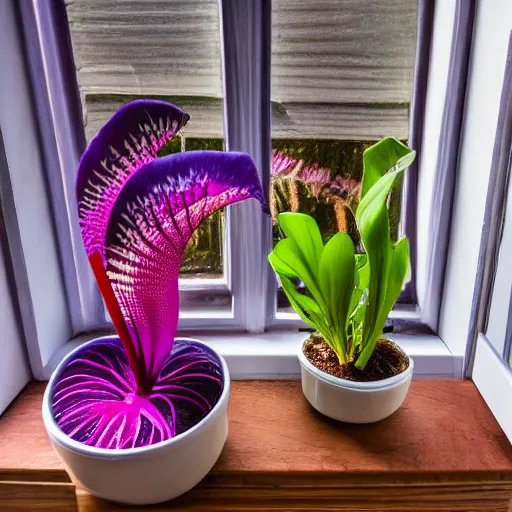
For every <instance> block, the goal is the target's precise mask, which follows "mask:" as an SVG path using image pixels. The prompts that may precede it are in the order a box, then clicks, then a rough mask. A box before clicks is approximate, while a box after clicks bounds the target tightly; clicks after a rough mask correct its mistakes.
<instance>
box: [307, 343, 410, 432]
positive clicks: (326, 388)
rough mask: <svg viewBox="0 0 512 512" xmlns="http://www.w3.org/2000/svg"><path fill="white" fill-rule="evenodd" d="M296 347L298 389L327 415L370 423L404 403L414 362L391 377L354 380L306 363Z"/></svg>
mask: <svg viewBox="0 0 512 512" xmlns="http://www.w3.org/2000/svg"><path fill="white" fill-rule="evenodd" d="M302 347H303V344H302V343H301V344H300V346H299V351H298V356H299V362H300V366H301V375H302V391H303V393H304V395H305V397H306V398H307V400H308V402H309V403H310V404H311V405H312V406H313V407H314V408H315V409H316V410H317V411H318V412H321V413H322V414H324V415H325V416H328V417H329V418H332V419H335V420H338V421H344V422H346V423H374V422H376V421H380V420H383V419H384V418H387V417H388V416H390V415H391V414H393V413H394V412H395V411H396V410H397V409H398V408H399V407H400V406H401V405H402V403H403V402H404V400H405V397H406V395H407V391H408V390H409V385H410V384H411V379H412V374H413V370H414V362H413V360H412V358H410V357H409V367H408V368H407V369H406V370H405V371H403V372H402V373H400V374H399V375H396V376H394V377H390V378H389V379H383V380H379V381H374V382H354V381H350V380H347V379H341V378H339V377H335V376H334V375H330V374H328V373H326V372H324V371H322V370H319V369H318V368H317V367H316V366H314V365H313V364H312V363H310V362H309V360H308V359H307V358H306V356H305V355H304V352H303V351H302Z"/></svg>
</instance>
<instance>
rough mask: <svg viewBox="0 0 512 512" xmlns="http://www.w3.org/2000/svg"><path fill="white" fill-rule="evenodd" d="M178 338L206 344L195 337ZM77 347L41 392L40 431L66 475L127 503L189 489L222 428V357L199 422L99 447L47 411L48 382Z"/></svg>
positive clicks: (220, 439)
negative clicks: (158, 438) (218, 386)
mask: <svg viewBox="0 0 512 512" xmlns="http://www.w3.org/2000/svg"><path fill="white" fill-rule="evenodd" d="M182 340H184V339H183V338H182ZM94 341H96V340H94ZM184 341H194V342H195V343H197V344H200V345H202V346H204V347H206V345H204V344H202V343H201V342H198V341H197V340H188V339H187V340H184ZM91 343H92V342H91ZM206 348H207V350H209V351H210V352H212V353H215V352H214V351H213V350H212V349H211V348H209V347H206ZM82 349H83V346H82V347H79V348H78V349H76V350H75V351H73V352H71V353H70V354H69V355H68V356H67V357H66V358H65V359H64V360H63V361H62V362H61V363H60V365H59V366H58V368H57V369H56V370H55V372H54V373H53V375H52V377H51V379H50V381H49V383H48V386H47V388H46V391H45V394H44V398H43V421H44V425H45V428H46V432H47V433H48V436H49V438H50V441H51V443H52V445H53V448H54V449H55V451H56V452H57V454H58V455H59V457H60V458H61V460H62V462H63V463H64V466H65V468H66V470H67V471H68V473H69V475H70V476H71V479H72V481H73V482H74V483H75V484H77V485H78V486H80V487H81V488H83V489H85V490H87V491H88V492H90V493H91V494H93V495H95V496H98V497H100V498H104V499H107V500H110V501H115V502H120V503H127V504H133V505H147V504H154V503H161V502H163V501H167V500H170V499H172V498H175V497H177V496H179V495H181V494H183V493H185V492H187V491H188V490H190V489H192V487H194V486H195V485H196V484H198V483H199V482H200V481H201V480H202V479H203V478H204V477H205V476H206V474H207V473H208V472H209V471H210V469H211V468H212V467H213V466H214V464H215V462H216V461H217V459H218V458H219V455H220V453H221V451H222V448H223V446H224V443H225V442H226V438H227V434H228V417H227V406H228V401H229V392H230V379H229V372H228V367H227V365H226V362H225V361H224V359H223V358H222V357H221V356H220V355H218V354H215V355H216V356H217V357H218V359H219V361H220V364H221V368H222V375H223V390H222V394H221V396H220V398H219V400H218V402H217V403H216V404H215V405H214V407H213V408H212V410H211V411H210V412H209V413H208V414H207V416H205V417H204V418H203V419H202V420H201V421H200V422H199V423H197V424H196V425H195V426H193V427H192V428H190V429H189V430H187V431H186V432H184V433H182V434H179V435H177V436H176V437H173V438H171V439H168V440H166V441H162V442H159V443H157V444H152V445H149V446H147V447H137V448H128V449H105V448H97V447H92V446H88V445H86V444H83V443H80V442H78V441H75V440H73V439H72V438H71V437H69V436H68V435H66V434H65V433H64V432H63V431H62V430H61V429H60V428H59V426H58V424H57V422H56V420H55V418H54V416H53V414H52V396H53V387H54V385H55V383H56V381H57V378H58V376H59V373H60V372H61V371H62V370H63V369H64V367H65V366H66V363H67V362H68V361H69V360H70V359H71V358H72V357H74V355H75V354H76V352H77V351H80V350H82Z"/></svg>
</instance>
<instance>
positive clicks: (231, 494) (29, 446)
mask: <svg viewBox="0 0 512 512" xmlns="http://www.w3.org/2000/svg"><path fill="white" fill-rule="evenodd" d="M43 391H44V384H41V383H33V384H30V385H29V386H28V387H27V388H26V389H25V390H24V391H23V393H22V394H21V395H20V397H18V399H17V400H16V401H15V403H14V404H13V405H12V406H11V407H10V408H9V409H8V411H6V413H5V414H4V416H2V418H0V508H1V502H2V496H5V493H6V492H7V494H8V495H9V496H11V495H12V493H13V489H17V491H16V493H15V494H17V495H18V496H19V495H27V496H29V495H30V493H31V492H36V491H37V493H36V494H37V496H38V499H40V500H42V501H44V496H45V495H46V494H45V493H49V495H50V497H51V496H53V497H55V495H59V496H62V497H63V499H64V500H68V501H69V489H72V490H73V492H74V487H73V485H72V484H71V482H70V481H69V478H68V476H67V474H66V472H65V471H64V469H63V467H62V465H61V464H60V462H59V460H58V459H57V457H56V455H55V454H54V452H53V451H52V449H51V447H50V445H49V442H48V439H47V437H46V433H45V432H44V428H43V425H42V421H41V417H40V405H41V399H42V393H43ZM229 416H230V433H229V437H228V442H227V443H226V447H225V449H224V452H223V454H222V455H221V458H220V459H219V462H218V463H217V465H216V467H215V468H214V469H213V470H212V472H211V473H210V474H209V475H208V477H207V478H206V479H205V480H204V481H203V482H202V483H201V484H200V485H199V486H198V487H197V488H196V489H194V490H193V491H191V493H189V494H188V495H187V498H186V500H188V501H187V503H192V502H193V503H195V504H196V505H197V506H199V505H198V504H199V503H203V502H204V500H207V501H208V502H209V503H210V502H215V500H216V499H220V498H219V496H223V497H224V498H223V499H224V500H228V501H229V500H235V501H236V502H237V503H240V500H243V499H249V497H250V496H251V495H258V496H266V499H267V500H270V501H272V500H278V499H279V497H281V496H286V495H290V493H291V494H294V493H295V494H298V495H301V496H303V498H304V499H305V500H306V502H307V499H309V498H307V497H308V496H309V497H310V498H311V499H313V497H314V496H315V495H317V494H318V493H320V494H322V493H323V495H331V494H332V493H333V492H334V491H335V490H336V492H341V493H343V494H344V496H346V495H347V493H348V495H350V493H351V492H352V490H353V488H354V487H357V488H359V489H360V490H361V491H363V490H364V489H366V491H368V490H369V489H374V490H375V489H378V488H382V489H384V488H386V489H387V491H385V492H386V493H389V492H391V493H392V494H393V493H394V492H400V489H405V488H404V486H407V492H408V493H411V492H413V494H414V493H419V494H420V495H421V494H422V493H423V492H424V491H422V489H423V490H424V489H427V488H429V489H430V491H429V492H432V491H433V490H434V489H436V492H437V493H441V494H443V495H444V494H446V493H448V492H449V490H450V489H452V488H453V487H454V486H456V487H458V488H460V489H466V490H467V491H469V490H471V493H473V497H475V496H476V495H474V493H475V492H476V490H477V489H480V491H481V492H484V491H485V492H486V493H487V494H486V496H487V497H489V496H491V497H492V499H496V500H501V501H500V503H502V502H503V503H505V501H507V502H508V500H509V499H510V497H511V496H512V447H511V446H510V443H509V442H508V440H507V439H506V437H505V435H504V434H503V432H502V431H501V429H500V428H499V426H498V425H497V423H496V421H495V419H494V417H493V416H492V414H491V413H490V411H489V410H488V409H487V407H486V406H485V404H484V402H483V400H482V399H481V397H480V395H479V393H478V392H477V390H476V388H475V387H474V385H473V384H472V383H471V382H469V381H455V380H454V381H415V382H413V384H412V386H411V390H410V393H409V396H408V398H407V400H406V403H405V404H404V406H403V407H402V408H401V410H400V411H398V412H397V413H396V414H394V415H393V416H392V417H390V418H389V419H387V420H384V421H382V422H380V423H378V424H374V425H363V426H351V425H343V424H339V423H336V422H333V421H330V420H328V419H326V418H324V417H322V416H321V415H319V414H317V413H316V412H315V411H313V410H312V409H311V407H310V406H309V405H308V404H307V403H306V402H305V400H304V397H303V396H302V393H301V391H300V383H299V382H294V381H273V382H270V381H247V382H233V383H232V395H231V400H230V410H229ZM49 484H53V486H54V487H53V489H50V487H48V485H49ZM8 488H10V490H7V489H8ZM2 489H3V492H2ZM393 489H394V490H393ZM366 491H365V492H366ZM480 491H478V492H480ZM240 492H242V494H240ZM402 492H404V491H402ZM425 492H426V491H425ZM20 493H21V494H20ZM24 493H25V494H24ZM55 493H57V494H55ZM77 493H78V494H77V495H78V503H79V504H80V502H82V503H87V504H88V505H87V507H88V508H87V507H86V508H84V509H83V510H100V509H101V510H103V509H105V510H117V509H115V508H113V509H111V508H101V507H100V508H98V507H99V503H100V502H101V500H95V499H94V498H92V497H89V498H87V497H86V496H88V495H87V493H84V491H81V490H78V491H77ZM244 493H246V494H244ZM306 498H307V499H306ZM52 499H53V498H52ZM478 499H480V500H481V499H483V498H482V496H480V495H479V497H478ZM270 501H269V502H268V503H267V505H268V506H270V505H269V503H270ZM91 503H95V505H94V507H93V508H91V507H92V505H91ZM180 503H185V502H184V501H180ZM347 503H348V502H347ZM482 503H483V502H482ZM267 505H266V506H267ZM105 506H106V505H105ZM194 506H195V505H194ZM233 506H234V505H233ZM283 506H284V505H283ZM102 507H104V506H103V505H102ZM187 507H188V505H187ZM187 507H185V509H188V508H187ZM219 507H220V505H219ZM220 509H222V507H221V508H220ZM228 509H229V507H227V508H226V510H228ZM498 509H499V508H498ZM498 509H496V510H498ZM2 510H4V508H2ZM6 510H7V509H6ZM20 510H21V509H20ZM79 510H82V509H81V508H79ZM166 510H167V509H166ZM190 510H192V509H190ZM194 510H195V509H194ZM197 510H199V508H198V509H197ZM412 510H415V509H412ZM489 510H491V509H489ZM504 510H506V509H504Z"/></svg>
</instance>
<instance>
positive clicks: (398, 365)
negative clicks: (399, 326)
mask: <svg viewBox="0 0 512 512" xmlns="http://www.w3.org/2000/svg"><path fill="white" fill-rule="evenodd" d="M302 350H303V352H304V355H305V356H306V357H307V358H308V360H309V362H310V363H312V364H314V365H315V366H316V367H317V368H318V369H319V370H322V371H324V372H326V373H330V374H331V375H334V376H335V377H341V378H342V379H348V380H354V381H358V382H371V381H376V380H382V379H387V378H389V377H394V376H395V375H398V374H399V373H402V372H403V371H405V370H406V369H407V368H408V366H409V358H408V357H407V354H406V353H405V352H404V351H403V350H402V349H401V348H400V347H398V345H395V344H394V343H393V342H392V341H389V340H386V339H383V338H381V339H380V340H379V341H377V346H376V347H375V351H374V352H373V354H372V356H371V357H370V360H369V361H368V364H367V365H366V368H365V369H364V370H359V369H358V368H356V366H355V361H352V362H350V363H347V364H344V365H340V363H339V362H338V357H337V356H336V354H335V353H334V351H333V350H332V349H331V348H330V347H329V346H328V345H327V343H326V342H325V341H324V339H323V338H322V337H321V336H318V335H312V336H311V337H310V338H309V339H308V340H306V342H305V343H304V346H303V348H302Z"/></svg>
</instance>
